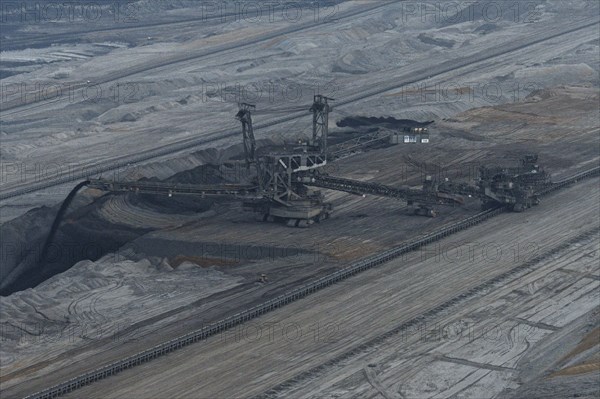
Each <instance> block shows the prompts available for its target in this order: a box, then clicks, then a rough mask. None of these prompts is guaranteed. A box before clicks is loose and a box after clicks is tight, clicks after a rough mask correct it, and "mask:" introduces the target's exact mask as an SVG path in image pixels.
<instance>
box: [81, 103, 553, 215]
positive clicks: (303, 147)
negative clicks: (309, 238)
mask: <svg viewBox="0 0 600 399" xmlns="http://www.w3.org/2000/svg"><path fill="white" fill-rule="evenodd" d="M330 101H334V100H333V99H332V98H328V97H325V96H322V95H316V96H314V102H313V104H312V106H311V107H310V112H311V113H312V115H313V118H312V122H313V123H312V128H313V129H312V137H311V138H310V139H308V140H306V141H299V142H295V143H294V144H293V145H288V144H286V145H284V146H283V148H282V149H280V150H277V149H275V150H274V149H272V148H270V149H268V150H266V151H265V150H263V149H262V148H257V145H256V138H255V135H254V130H253V124H252V112H253V111H254V110H255V106H254V105H252V104H246V103H242V104H239V111H238V113H237V114H236V118H237V119H238V120H239V121H240V122H241V125H242V140H243V147H244V157H245V164H246V168H247V169H248V170H249V171H250V172H251V176H253V177H252V178H251V179H250V181H251V182H250V183H249V184H241V183H240V184H214V185H206V184H175V183H166V182H148V181H131V182H127V181H111V180H106V179H91V180H89V182H88V183H87V185H88V186H89V187H92V188H96V189H100V190H103V191H109V192H133V193H146V194H159V195H168V196H174V195H192V196H196V197H199V198H206V197H211V198H225V199H233V200H239V201H241V202H242V204H243V208H244V209H245V210H248V211H252V212H254V213H255V214H256V215H257V218H258V219H259V220H262V221H269V222H283V223H285V224H286V225H288V226H290V227H308V226H309V225H311V224H314V223H316V222H321V221H323V220H325V219H327V218H329V216H330V215H331V213H332V211H333V206H332V204H331V203H328V202H326V201H325V197H324V195H323V193H322V192H321V191H320V190H319V189H329V190H335V191H342V192H347V193H351V194H356V195H361V196H366V195H376V196H382V197H387V198H394V199H398V200H401V201H403V202H406V203H407V204H408V205H409V206H410V207H411V208H413V209H414V213H415V214H416V215H423V216H430V217H433V216H436V210H435V208H434V207H435V206H437V205H445V206H457V205H458V206H460V205H462V204H464V197H463V195H469V196H471V197H478V198H480V199H481V201H482V203H483V206H484V207H490V206H508V207H510V208H511V209H513V210H515V211H522V210H524V209H526V208H528V207H529V206H531V205H535V204H537V203H538V202H539V201H538V199H537V196H536V195H535V193H536V191H537V189H538V188H539V187H540V186H542V185H545V184H547V174H546V173H545V172H544V171H543V170H542V169H541V168H539V166H538V165H537V156H529V157H526V158H525V159H524V160H523V161H522V164H521V165H520V166H519V167H516V168H501V167H484V168H481V170H480V177H479V181H478V183H477V185H476V186H473V185H468V184H452V183H450V182H442V183H436V182H433V181H432V180H431V179H426V181H425V182H424V184H423V188H422V189H412V188H408V187H392V186H388V185H384V184H380V183H377V182H363V181H357V180H352V179H347V178H341V177H335V176H330V175H328V174H327V173H326V172H325V171H324V167H325V166H326V165H327V163H328V162H331V161H333V160H335V159H338V158H342V157H345V156H346V155H347V154H350V153H353V152H354V151H356V149H357V146H360V145H361V144H363V145H365V146H369V145H371V144H372V143H371V142H372V141H373V140H381V139H382V138H383V137H384V136H385V135H386V134H389V132H385V133H383V134H382V135H381V136H377V137H371V138H369V140H365V141H363V142H361V141H357V140H354V141H353V142H352V143H350V145H341V146H337V147H335V148H331V149H328V146H327V136H328V123H329V113H330V112H331V110H332V107H331V105H330ZM289 148H291V150H289Z"/></svg>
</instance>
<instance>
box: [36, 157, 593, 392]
mask: <svg viewBox="0 0 600 399" xmlns="http://www.w3.org/2000/svg"><path fill="white" fill-rule="evenodd" d="M599 172H600V167H595V168H592V169H590V170H587V171H584V172H581V173H578V174H577V175H574V176H572V177H570V178H567V179H565V180H562V181H560V182H557V183H555V184H553V185H552V186H550V187H548V188H547V189H545V190H544V191H542V192H540V193H538V194H539V195H540V196H541V195H546V194H549V193H550V192H553V191H557V190H560V189H562V188H564V187H567V186H569V185H571V184H573V183H576V182H578V181H580V180H583V179H586V178H590V177H593V176H596V175H598V174H599ZM504 212H505V209H504V208H496V209H491V210H487V211H484V212H481V213H479V214H477V215H475V216H472V217H469V218H467V219H465V220H462V221H460V222H457V223H454V224H452V225H450V226H445V227H442V228H440V229H439V230H437V231H434V232H432V233H430V234H427V235H425V236H423V237H420V238H419V239H416V240H414V241H411V242H408V243H406V244H403V245H401V246H399V247H396V248H392V249H389V250H386V251H384V252H381V253H379V254H376V255H372V256H369V257H367V258H364V259H361V260H359V261H357V262H354V263H352V264H351V265H350V266H348V267H346V268H344V269H341V270H338V271H336V272H333V273H331V274H329V275H327V276H324V277H321V278H319V279H316V280H314V281H312V282H310V283H307V284H305V285H302V286H300V287H297V288H295V289H293V290H291V291H289V292H287V293H285V294H283V295H280V296H278V297H276V298H273V299H270V300H268V301H266V302H263V303H262V304H260V305H257V306H254V307H252V308H249V309H246V310H244V311H242V312H240V313H237V314H235V315H232V316H229V317H227V318H225V319H223V320H220V321H218V322H215V323H213V324H211V325H209V326H206V327H204V328H202V329H199V330H196V331H192V332H190V333H188V334H185V335H183V336H180V337H177V338H174V339H171V340H169V341H166V342H163V343H161V344H159V345H156V346H154V347H152V348H149V349H147V350H145V351H142V352H139V353H137V354H135V355H132V356H129V357H126V358H124V359H121V360H118V361H116V362H113V363H110V364H107V365H105V366H102V367H100V368H98V369H95V370H92V371H89V372H87V373H84V374H82V375H79V376H77V377H74V378H72V379H70V380H68V381H65V382H62V383H60V384H58V385H55V386H53V387H50V388H48V389H45V390H43V391H41V392H37V393H35V394H32V395H30V396H27V398H35V399H47V398H55V397H58V396H61V395H64V394H66V393H69V392H72V391H74V390H76V389H78V388H81V387H83V386H86V385H89V384H91V383H93V382H95V381H98V380H102V379H104V378H107V377H109V376H111V375H114V374H117V373H119V372H121V371H123V370H126V369H129V368H132V367H135V366H137V365H140V364H142V363H145V362H148V361H150V360H152V359H156V358H158V357H160V356H162V355H165V354H167V353H170V352H173V351H175V350H177V349H180V348H183V347H184V346H187V345H190V344H192V343H194V342H198V341H202V340H205V339H207V338H208V337H211V336H214V335H216V334H218V333H220V332H222V331H225V330H228V329H230V328H232V327H234V326H237V325H239V324H242V323H244V322H246V321H249V320H252V319H254V318H257V317H259V316H261V315H263V314H266V313H269V312H271V311H273V310H275V309H279V308H281V307H283V306H285V305H287V304H289V303H292V302H295V301H297V300H299V299H301V298H304V297H307V296H308V295H310V294H312V293H315V292H317V291H320V290H321V289H323V288H326V287H328V286H331V285H333V284H336V283H338V282H340V281H343V280H346V279H348V278H350V277H352V276H355V275H357V274H359V273H361V272H364V271H366V270H369V269H372V268H374V267H376V266H378V265H381V264H384V263H386V262H389V261H390V260H392V259H395V258H397V257H399V256H401V255H403V254H405V253H407V252H410V251H414V250H416V249H419V248H421V247H423V246H425V245H428V244H431V243H433V242H435V241H439V240H441V239H443V238H445V237H448V236H450V235H451V234H454V233H457V232H459V231H462V230H466V229H468V228H470V227H472V226H475V225H478V224H480V223H482V222H484V221H486V220H488V219H491V218H493V217H494V216H497V215H500V214H502V213H504Z"/></svg>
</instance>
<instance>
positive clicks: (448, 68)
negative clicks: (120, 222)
mask: <svg viewBox="0 0 600 399" xmlns="http://www.w3.org/2000/svg"><path fill="white" fill-rule="evenodd" d="M361 12H364V11H361ZM587 21H589V20H587ZM580 22H582V21H578V22H577V23H576V24H575V25H576V26H577V27H576V28H571V29H568V30H563V31H559V32H553V33H551V34H549V35H548V33H546V35H545V36H544V35H537V36H533V37H531V38H529V39H528V40H527V41H526V42H525V43H521V44H515V43H512V42H511V43H507V44H504V45H501V46H498V47H496V48H494V50H493V51H491V52H490V51H482V52H480V53H477V54H475V55H473V56H472V57H469V58H467V59H460V60H450V61H448V62H445V63H442V64H439V65H438V66H436V67H435V68H433V69H431V70H428V71H424V72H420V73H417V74H413V75H411V78H410V79H408V80H402V79H397V78H394V79H392V80H391V81H386V82H381V83H379V84H376V85H375V86H373V88H372V89H370V90H364V91H361V92H360V93H358V94H356V95H353V96H350V97H348V98H346V99H345V100H342V101H338V102H337V103H336V104H337V106H338V107H339V106H344V105H348V104H352V103H355V102H358V101H361V100H364V99H366V98H369V97H374V96H376V95H379V94H382V93H385V92H387V91H390V90H394V89H397V88H400V87H403V86H405V85H408V84H412V83H415V82H419V81H421V80H424V79H429V78H432V77H436V76H439V75H442V74H445V73H449V72H452V71H455V70H457V69H460V68H464V67H467V66H471V65H474V64H478V63H480V62H484V61H488V60H491V59H494V58H496V57H500V56H502V55H505V54H508V53H511V52H514V51H518V50H522V49H524V48H527V47H529V46H533V45H536V44H540V43H544V42H546V41H549V40H552V39H555V38H558V37H560V36H563V35H567V34H570V33H574V32H578V31H581V30H584V29H588V28H590V27H596V26H597V25H598V22H599V21H598V20H594V22H591V23H589V22H588V23H585V24H580ZM257 40H258V39H257ZM249 44H251V43H248V44H247V45H249ZM215 51H216V50H215ZM223 51H224V50H223ZM399 80H402V81H401V82H399ZM302 117H305V113H304V112H298V113H293V114H290V115H287V116H285V117H282V118H279V119H275V120H273V121H271V122H268V123H264V124H260V125H257V126H255V128H256V129H264V128H268V127H272V126H276V125H279V124H282V123H285V122H289V121H293V120H297V119H299V118H302ZM210 135H211V136H212V137H210V138H198V137H196V138H191V139H186V140H181V141H178V142H175V143H171V144H168V145H165V146H163V147H161V148H159V149H152V150H147V151H140V152H138V153H137V154H136V155H133V156H131V155H128V156H122V157H117V158H113V159H111V160H109V161H103V162H101V163H98V164H97V165H94V167H93V170H94V171H95V172H96V173H98V174H99V173H104V172H107V171H112V170H117V169H119V168H122V167H125V166H127V165H130V164H136V163H139V162H145V161H148V160H151V159H155V158H159V157H162V156H166V155H171V154H174V153H178V152H181V151H189V150H190V149H191V148H193V147H197V146H201V145H206V144H210V143H212V142H215V141H218V140H222V139H224V138H228V137H233V136H236V135H238V133H237V132H231V131H229V130H219V131H215V132H211V133H210ZM88 170H89V169H88ZM88 174H89V172H87V173H86V171H82V172H79V173H70V174H68V175H66V176H65V175H63V176H59V177H56V178H54V179H50V180H45V181H43V182H36V183H34V184H30V185H27V186H25V187H15V188H13V189H9V190H6V191H4V192H2V193H0V200H5V199H9V198H14V197H18V196H21V195H24V194H28V193H32V192H35V191H39V190H43V189H46V188H49V187H54V186H58V185H61V184H64V183H68V182H72V181H77V180H81V179H84V178H87V177H89V176H88Z"/></svg>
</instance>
